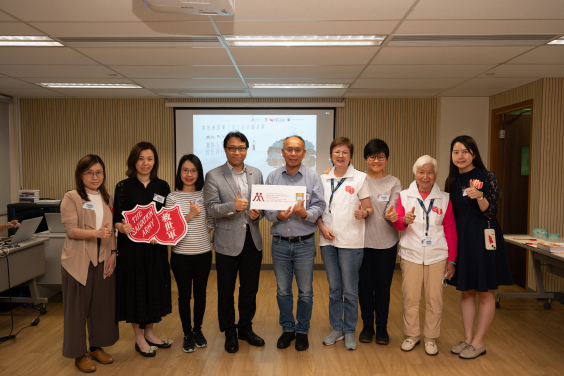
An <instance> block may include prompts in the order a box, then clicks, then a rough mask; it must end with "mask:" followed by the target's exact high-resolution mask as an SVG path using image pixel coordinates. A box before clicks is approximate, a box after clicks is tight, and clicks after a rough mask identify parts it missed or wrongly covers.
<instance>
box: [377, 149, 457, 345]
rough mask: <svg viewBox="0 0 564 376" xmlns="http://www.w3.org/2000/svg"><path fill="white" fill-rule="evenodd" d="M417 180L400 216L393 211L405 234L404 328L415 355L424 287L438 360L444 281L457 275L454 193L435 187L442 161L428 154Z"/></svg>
mask: <svg viewBox="0 0 564 376" xmlns="http://www.w3.org/2000/svg"><path fill="white" fill-rule="evenodd" d="M413 173H414V174H415V181H414V182H413V183H411V185H410V186H409V189H406V190H403V191H401V193H400V197H399V199H398V204H397V208H396V211H394V209H393V208H391V209H389V210H388V213H387V214H389V217H391V218H392V220H391V221H392V222H393V224H394V227H395V228H396V229H397V230H399V231H405V232H404V234H403V235H402V237H401V239H400V250H399V255H400V257H401V264H400V265H401V271H402V278H403V283H402V292H403V324H404V332H405V334H406V335H407V338H406V339H405V341H404V342H403V343H402V345H401V349H402V350H403V351H411V350H413V348H414V347H415V346H416V345H418V344H419V343H420V339H419V334H420V325H419V300H420V299H421V288H422V287H424V288H425V307H426V308H425V329H424V331H423V334H424V335H425V352H426V353H427V355H437V354H438V353H439V349H438V348H437V345H436V343H435V339H436V338H438V337H439V335H440V331H441V315H442V309H443V288H442V283H443V280H444V279H449V278H451V277H452V276H453V275H454V271H455V260H456V223H455V221H454V214H453V212H452V204H451V203H450V199H449V194H448V193H446V192H443V191H441V190H440V189H439V187H438V186H437V184H435V179H436V177H437V161H436V160H435V159H434V158H432V157H430V156H428V155H424V156H422V157H421V158H419V159H418V160H417V162H415V165H414V166H413Z"/></svg>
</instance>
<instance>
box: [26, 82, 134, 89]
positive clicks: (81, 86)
mask: <svg viewBox="0 0 564 376" xmlns="http://www.w3.org/2000/svg"><path fill="white" fill-rule="evenodd" d="M36 85H39V86H43V87H47V88H51V89H143V87H142V86H139V85H137V84H79V83H36Z"/></svg>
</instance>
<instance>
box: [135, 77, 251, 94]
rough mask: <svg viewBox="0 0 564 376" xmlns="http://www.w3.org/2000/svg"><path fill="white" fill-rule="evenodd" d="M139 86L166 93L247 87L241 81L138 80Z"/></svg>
mask: <svg viewBox="0 0 564 376" xmlns="http://www.w3.org/2000/svg"><path fill="white" fill-rule="evenodd" d="M135 82H137V83H138V84H139V85H141V86H144V87H146V88H149V89H155V90H156V91H163V92H164V91H165V90H166V89H208V88H212V89H213V88H216V89H245V85H244V84H243V81H241V79H237V80H230V79H225V80H224V79H217V80H212V79H202V80H199V79H144V78H143V79H137V80H135Z"/></svg>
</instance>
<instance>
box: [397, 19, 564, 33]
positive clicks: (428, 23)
mask: <svg viewBox="0 0 564 376" xmlns="http://www.w3.org/2000/svg"><path fill="white" fill-rule="evenodd" d="M394 34H396V35H397V34H400V35H401V34H408V35H413V34H432V35H466V34H473V35H480V34H489V35H501V34H564V20H412V21H410V20H406V21H404V22H402V24H401V26H400V27H399V28H398V29H397V30H396V31H395V32H394Z"/></svg>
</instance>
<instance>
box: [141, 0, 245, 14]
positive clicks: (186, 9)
mask: <svg viewBox="0 0 564 376" xmlns="http://www.w3.org/2000/svg"><path fill="white" fill-rule="evenodd" d="M144 2H145V4H147V6H148V7H149V8H151V9H152V10H154V11H155V12H162V13H184V14H200V15H204V16H232V15H233V13H234V12H235V0H200V1H189V0H144Z"/></svg>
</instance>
